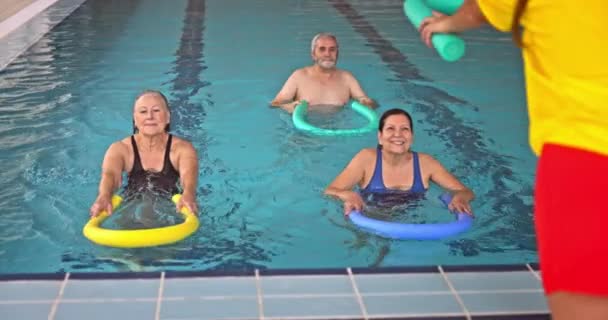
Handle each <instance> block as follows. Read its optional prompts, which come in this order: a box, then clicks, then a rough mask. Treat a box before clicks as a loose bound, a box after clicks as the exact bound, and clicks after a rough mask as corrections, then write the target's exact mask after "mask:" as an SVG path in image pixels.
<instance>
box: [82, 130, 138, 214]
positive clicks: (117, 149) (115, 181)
mask: <svg viewBox="0 0 608 320" xmlns="http://www.w3.org/2000/svg"><path fill="white" fill-rule="evenodd" d="M128 152H129V151H128V149H127V147H126V146H125V145H124V144H123V143H122V142H121V141H118V142H115V143H113V144H112V145H111V146H110V147H109V148H108V150H107V151H106V154H105V156H104V158H103V163H102V165H101V180H100V181H99V189H98V193H97V198H96V199H95V202H93V205H92V206H91V209H90V210H89V213H90V214H91V216H97V215H98V214H99V213H100V212H101V211H104V210H105V211H106V212H107V213H108V214H112V195H113V194H114V192H115V191H116V190H118V188H120V186H121V184H122V172H123V170H124V168H125V159H126V156H127V153H128Z"/></svg>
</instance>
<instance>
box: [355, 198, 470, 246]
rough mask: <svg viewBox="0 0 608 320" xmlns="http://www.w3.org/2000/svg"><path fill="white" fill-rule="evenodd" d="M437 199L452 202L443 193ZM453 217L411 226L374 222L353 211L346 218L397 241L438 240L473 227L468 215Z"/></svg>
mask: <svg viewBox="0 0 608 320" xmlns="http://www.w3.org/2000/svg"><path fill="white" fill-rule="evenodd" d="M439 199H441V201H442V202H443V203H444V204H445V205H446V206H447V205H448V204H449V203H450V201H452V195H450V194H449V193H445V194H443V195H441V196H440V197H439ZM455 215H456V220H455V221H452V222H448V223H434V224H411V223H398V222H390V221H382V220H376V219H372V218H369V217H366V216H364V215H363V213H361V212H360V211H353V212H351V213H350V214H349V215H348V217H349V218H350V220H351V221H352V222H353V223H354V224H355V225H356V226H358V227H359V228H361V229H362V230H365V231H367V232H370V233H373V234H377V235H379V236H382V237H385V238H390V239H399V240H405V239H409V240H440V239H443V238H448V237H452V236H455V235H457V234H459V233H462V232H464V231H466V230H468V229H469V228H470V227H471V226H472V225H473V218H471V216H469V215H468V214H466V213H462V212H458V213H456V214H455Z"/></svg>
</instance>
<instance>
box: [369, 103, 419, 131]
mask: <svg viewBox="0 0 608 320" xmlns="http://www.w3.org/2000/svg"><path fill="white" fill-rule="evenodd" d="M395 115H404V116H406V117H407V119H408V120H409V121H410V131H411V132H412V133H414V122H413V121H412V116H410V114H409V113H407V111H405V110H403V109H398V108H394V109H390V110H387V111H385V112H384V113H383V114H382V116H381V117H380V121H379V122H378V131H379V132H382V129H384V123H385V122H386V118H388V117H390V116H395Z"/></svg>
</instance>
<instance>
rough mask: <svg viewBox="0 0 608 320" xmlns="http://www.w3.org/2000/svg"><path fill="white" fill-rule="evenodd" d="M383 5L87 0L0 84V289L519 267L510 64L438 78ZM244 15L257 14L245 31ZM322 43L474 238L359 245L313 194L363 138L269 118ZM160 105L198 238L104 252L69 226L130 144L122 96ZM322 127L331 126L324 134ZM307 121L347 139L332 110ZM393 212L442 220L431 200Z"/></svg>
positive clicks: (472, 42)
mask: <svg viewBox="0 0 608 320" xmlns="http://www.w3.org/2000/svg"><path fill="white" fill-rule="evenodd" d="M401 6H402V3H401V2H400V1H392V0H391V1H389V0H378V1H365V0H350V1H346V0H328V1H298V0H291V1H284V0H264V1H262V0H256V1H236V0H181V1H162V0H147V1H136V0H130V1H118V2H117V1H113V2H107V1H103V0H89V1H87V2H85V3H84V4H83V5H82V6H81V7H79V8H78V9H77V10H76V11H75V12H74V13H73V14H72V15H70V16H69V17H68V18H66V19H65V20H64V21H63V22H62V23H60V24H59V25H58V26H56V27H55V28H54V29H53V30H52V31H51V32H50V33H48V34H46V35H45V36H44V37H43V38H42V39H41V40H40V41H39V42H37V43H36V44H35V45H34V46H32V47H31V48H30V49H29V50H27V51H26V52H25V53H24V54H22V55H21V56H19V57H18V58H17V59H16V60H14V61H13V62H12V63H11V64H10V65H8V66H7V67H6V68H5V69H4V70H1V71H0V124H1V126H0V172H2V175H1V177H0V208H1V209H0V273H16V272H55V271H60V270H62V271H124V270H145V271H151V270H160V269H163V270H167V269H170V270H209V269H224V270H225V269H228V270H235V269H250V268H326V267H346V266H353V267H355V266H356V267H363V266H410V265H436V264H458V265H463V264H464V265H468V264H497V263H498V264H501V263H521V262H533V261H536V259H537V258H536V246H535V237H534V232H533V223H532V188H533V179H534V176H533V175H534V168H535V165H536V159H535V158H534V156H533V155H532V153H531V152H530V150H529V147H528V144H527V125H528V124H527V118H526V111H525V99H524V91H523V79H522V74H521V59H520V56H519V52H518V51H517V50H516V49H515V48H514V46H513V45H512V43H511V42H510V38H509V35H504V34H498V33H497V32H494V31H492V30H490V29H482V30H479V31H475V32H471V33H469V34H466V35H465V36H464V38H465V40H466V42H467V45H468V48H467V49H468V52H467V55H466V56H465V57H464V59H462V60H461V61H459V62H457V63H446V62H443V61H442V60H440V59H439V58H438V56H437V55H436V54H435V53H434V52H433V51H431V50H429V49H428V48H426V47H424V46H423V45H422V43H421V42H420V40H419V37H418V33H417V32H416V31H415V30H414V29H413V28H412V27H411V25H410V24H409V23H408V22H407V21H406V19H405V17H404V15H403V13H402V7H401ZM254 12H255V14H253V13H254ZM320 31H331V32H333V33H335V34H336V35H337V36H338V39H339V41H340V59H339V62H338V66H339V67H342V68H345V69H348V70H350V71H351V72H353V73H354V74H355V75H356V76H357V77H358V78H359V80H360V82H361V84H362V86H363V87H364V89H365V90H366V91H367V93H368V94H369V95H370V96H372V97H373V98H374V99H376V100H377V101H378V102H379V103H380V105H381V107H380V109H379V110H378V111H379V112H383V111H385V110H387V109H389V108H392V107H401V108H404V109H406V110H408V111H410V112H411V113H412V116H413V118H414V124H415V130H416V131H415V134H416V135H415V144H414V148H415V149H416V150H417V151H421V152H425V153H430V154H432V155H434V156H435V157H436V158H437V159H439V160H440V161H441V162H442V163H443V164H444V165H445V166H446V167H447V168H448V169H449V170H451V171H452V172H453V173H454V174H455V175H456V176H458V177H459V178H460V179H461V180H462V181H463V182H464V183H465V184H466V185H468V186H469V187H471V188H472V189H473V190H474V191H475V192H476V194H477V200H476V201H475V202H474V203H473V209H474V211H475V213H476V216H477V218H476V220H475V225H474V227H473V229H472V230H471V231H470V232H468V233H466V234H463V235H462V236H459V237H456V238H453V239H447V240H444V241H431V242H420V241H391V240H386V239H382V238H378V237H375V236H371V235H368V234H366V233H363V232H360V231H359V230H357V229H356V228H354V227H353V226H352V225H351V224H350V223H349V222H348V221H347V220H345V219H344V218H343V216H342V214H341V207H340V204H339V203H338V202H336V201H333V200H331V199H328V198H325V197H323V196H322V191H323V189H324V188H325V186H326V185H327V184H328V183H329V182H331V180H332V179H333V178H334V177H335V176H336V175H337V174H338V173H339V172H340V171H341V170H342V169H343V168H344V166H345V165H346V164H347V163H348V161H349V160H350V159H351V158H352V156H353V155H354V154H355V153H356V152H358V151H359V150H360V149H361V148H364V147H371V146H374V145H375V144H376V142H377V141H376V137H375V134H370V135H368V136H361V137H348V138H340V137H332V138H327V137H314V136H307V135H304V134H302V133H300V132H297V131H295V130H294V128H293V126H292V124H291V120H290V117H289V115H288V114H286V113H284V112H281V111H279V110H277V109H272V108H269V107H268V102H269V101H270V100H271V99H272V98H273V97H274V95H275V94H276V92H277V91H278V90H279V89H280V87H281V86H282V84H283V82H284V80H285V79H286V78H287V76H289V74H290V73H291V71H293V70H294V69H295V68H297V67H300V66H303V65H307V64H309V63H310V55H309V50H310V39H311V38H312V36H313V35H314V34H315V33H317V32H320ZM145 88H157V89H160V90H162V91H163V92H165V93H166V94H167V95H168V96H169V100H170V103H171V106H172V128H174V132H175V133H176V134H177V135H181V136H183V137H185V138H187V139H190V140H191V141H192V142H193V143H194V145H195V147H196V148H197V150H198V152H199V156H200V177H199V181H200V188H199V194H198V200H199V203H200V206H201V208H202V213H203V214H202V217H201V227H200V229H199V230H198V232H197V233H196V234H195V235H194V236H193V237H191V238H189V239H188V240H186V241H184V242H181V243H178V244H175V245H171V246H167V247H162V248H152V249H133V250H124V249H113V248H105V247H100V246H97V245H94V244H92V243H90V242H89V241H88V240H87V239H85V238H84V237H83V236H82V233H81V229H82V226H83V225H84V224H85V223H86V221H87V218H88V213H87V212H88V208H89V207H90V205H91V203H92V201H93V200H94V199H95V196H96V191H97V184H98V179H99V175H100V165H101V160H102V157H103V155H104V152H105V150H106V148H107V147H108V146H109V144H110V143H112V142H113V141H116V140H119V139H121V138H123V137H125V136H127V135H129V134H130V132H131V108H132V102H133V99H134V97H135V96H136V95H137V93H139V92H140V91H141V90H143V89H145ZM332 117H334V118H333V119H339V120H336V121H335V122H333V121H331V120H330V119H332ZM313 118H314V119H312V120H313V121H317V123H319V124H323V123H324V124H332V125H335V126H336V127H348V126H358V125H360V124H361V123H362V122H361V121H362V120H361V119H360V118H358V117H357V116H356V115H354V114H353V113H352V112H349V110H348V109H345V110H342V111H340V112H338V113H337V114H335V115H316V116H314V117H313ZM440 193H441V190H439V189H437V188H433V189H431V190H430V193H429V196H428V200H427V201H425V202H424V203H423V204H421V205H420V206H418V207H416V208H414V209H412V210H413V212H410V213H408V214H409V216H410V217H413V218H416V219H418V220H419V221H427V220H428V221H430V220H434V219H435V220H437V219H439V220H441V219H449V215H447V213H446V212H447V211H446V210H445V209H444V208H442V207H441V204H440V201H439V200H437V196H438V195H439V194H440Z"/></svg>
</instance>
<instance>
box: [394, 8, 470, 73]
mask: <svg viewBox="0 0 608 320" xmlns="http://www.w3.org/2000/svg"><path fill="white" fill-rule="evenodd" d="M458 1H460V0H453V1H448V0H446V2H454V3H455V2H458ZM441 2H442V1H439V0H435V1H434V3H435V5H438V3H441ZM460 3H461V4H462V1H460ZM444 7H445V5H444ZM452 7H453V6H452ZM450 8H451V7H450ZM439 9H441V8H439ZM439 9H437V11H442V10H439ZM444 9H448V8H444ZM403 12H404V13H405V15H406V16H407V17H408V19H409V20H410V22H411V23H412V24H413V25H414V27H415V28H416V29H418V28H420V23H421V22H422V20H423V19H424V18H426V17H430V16H432V15H433V13H432V10H431V7H430V6H427V4H426V3H425V1H424V0H406V1H405V2H404V3H403ZM431 42H432V43H433V47H435V50H437V53H438V54H439V56H440V57H441V58H442V59H443V60H445V61H449V62H454V61H456V60H458V59H460V58H462V56H463V55H464V52H465V48H466V45H465V43H464V41H463V40H462V39H461V38H460V37H458V36H456V35H453V34H448V33H435V34H433V35H432V36H431Z"/></svg>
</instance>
